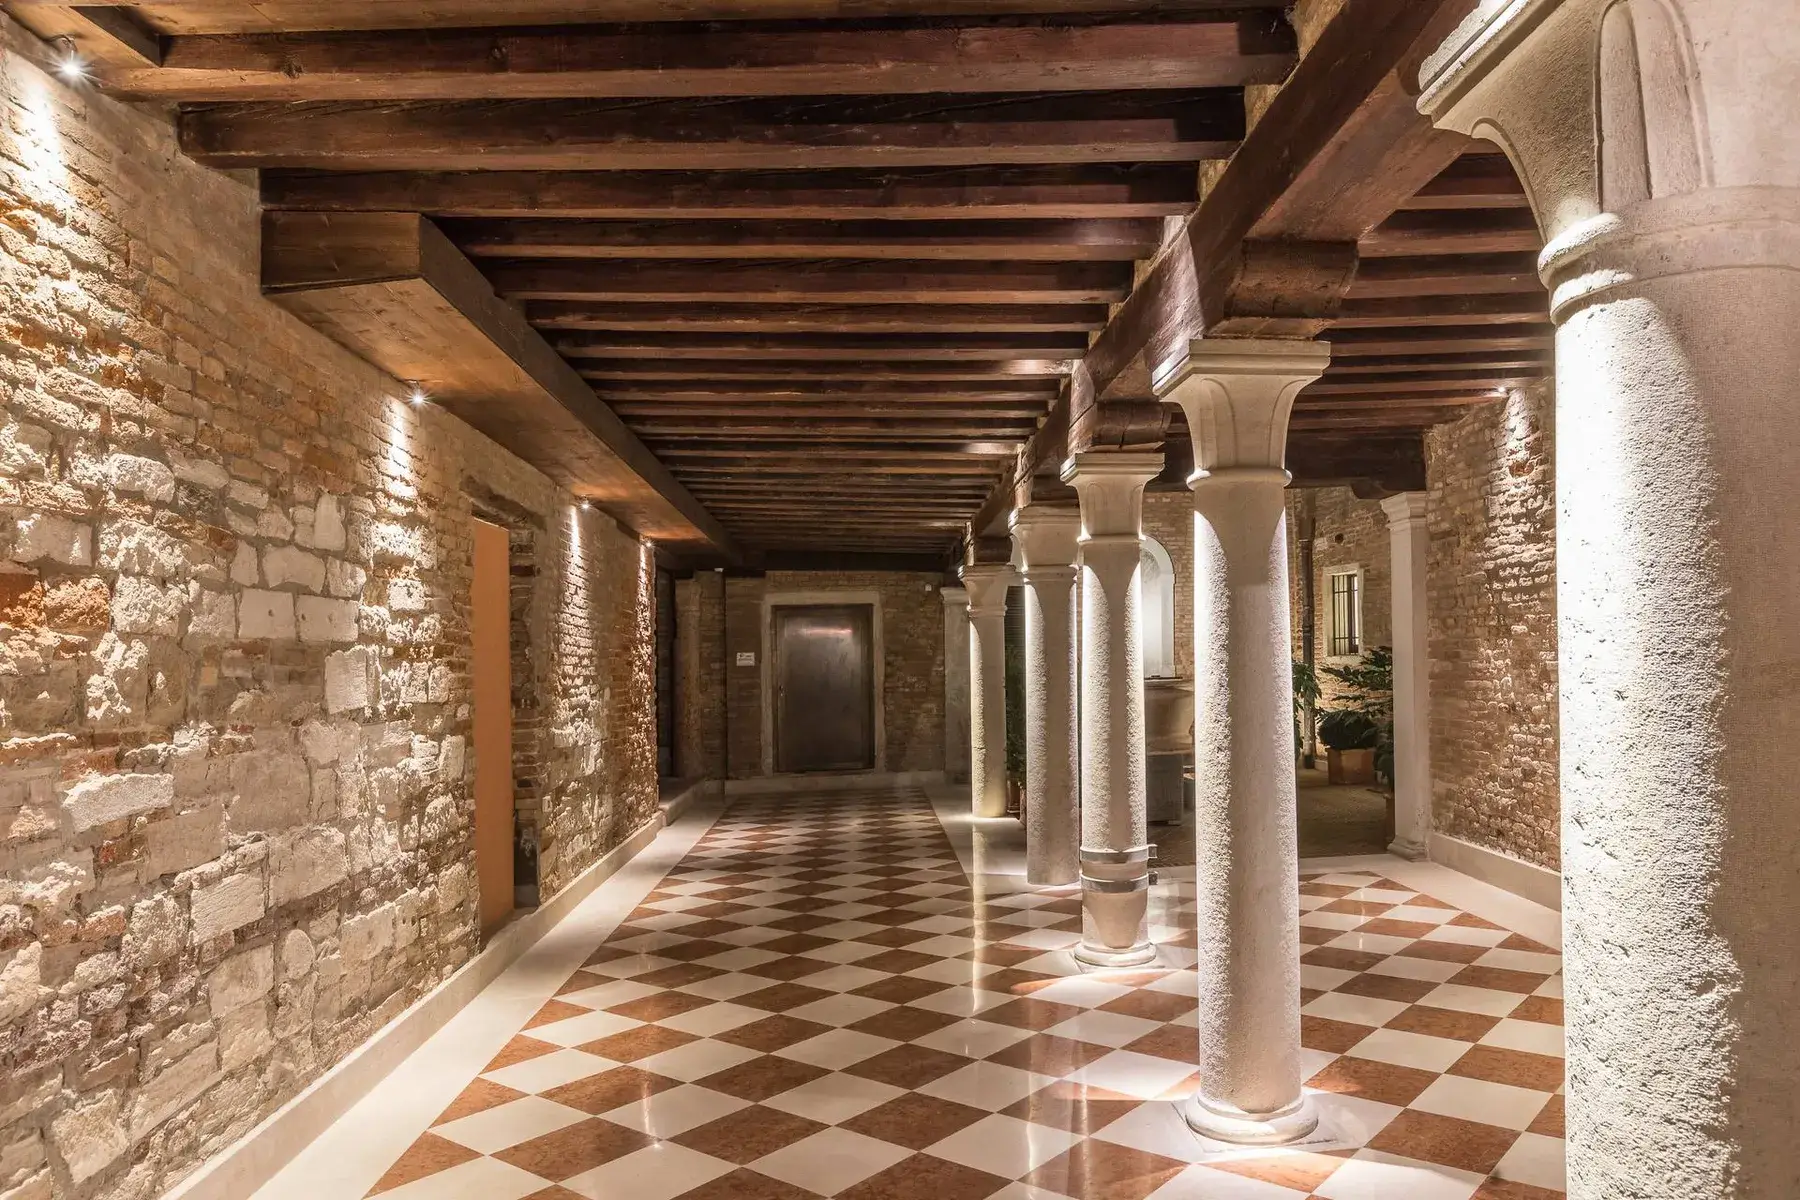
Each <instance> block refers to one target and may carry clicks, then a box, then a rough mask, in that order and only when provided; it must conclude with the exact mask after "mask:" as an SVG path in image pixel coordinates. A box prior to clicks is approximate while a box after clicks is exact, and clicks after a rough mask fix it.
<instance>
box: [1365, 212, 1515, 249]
mask: <svg viewBox="0 0 1800 1200" xmlns="http://www.w3.org/2000/svg"><path fill="white" fill-rule="evenodd" d="M1543 248H1544V235H1543V234H1541V233H1539V232H1538V227H1537V219H1536V218H1535V217H1533V216H1532V215H1531V210H1530V209H1528V208H1463V209H1439V210H1429V209H1428V210H1420V211H1402V212H1397V213H1395V214H1394V215H1393V216H1391V217H1389V218H1388V219H1387V220H1385V221H1383V222H1382V223H1381V224H1380V225H1378V226H1376V227H1375V228H1374V230H1372V231H1371V232H1369V233H1367V234H1365V235H1364V236H1363V237H1362V239H1361V240H1360V241H1358V242H1357V253H1358V254H1360V255H1361V256H1362V257H1363V259H1364V260H1365V261H1366V260H1368V259H1371V258H1384V257H1387V256H1388V255H1396V254H1405V255H1415V254H1506V253H1524V254H1532V255H1535V254H1537V252H1538V251H1540V250H1542V249H1543Z"/></svg>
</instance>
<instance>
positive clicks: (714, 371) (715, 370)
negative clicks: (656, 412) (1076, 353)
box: [563, 351, 1069, 384]
mask: <svg viewBox="0 0 1800 1200" xmlns="http://www.w3.org/2000/svg"><path fill="white" fill-rule="evenodd" d="M563 355H564V357H565V358H570V359H573V360H574V361H575V367H576V370H578V371H580V372H581V377H582V378H583V379H588V380H592V381H594V382H595V383H598V384H605V383H609V382H622V381H626V380H645V379H742V380H783V379H806V380H814V379H856V380H871V379H880V380H911V381H918V380H937V381H953V380H969V381H976V382H980V381H986V382H990V383H991V382H994V381H996V380H1009V379H1060V378H1061V377H1062V376H1063V375H1065V374H1067V373H1068V369H1069V364H1068V362H1067V361H1066V360H1064V359H1058V358H1021V359H1014V360H1012V361H1009V362H963V363H959V362H880V361H874V362H867V363H855V362H816V361H811V360H807V359H765V360H762V361H752V362H743V361H740V360H738V359H735V358H676V359H666V360H658V359H649V358H594V357H591V356H589V355H584V354H571V353H569V352H567V351H564V352H563Z"/></svg>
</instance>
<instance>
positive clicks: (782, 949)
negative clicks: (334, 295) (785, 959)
mask: <svg viewBox="0 0 1800 1200" xmlns="http://www.w3.org/2000/svg"><path fill="white" fill-rule="evenodd" d="M829 945H831V939H830V938H822V937H816V936H814V935H813V934H810V933H790V934H788V935H787V936H785V937H778V938H776V939H774V940H773V941H768V942H758V943H757V946H756V948H757V949H758V950H767V951H768V952H769V953H770V954H804V953H805V952H806V951H808V950H817V949H818V948H819V947H820V946H829ZM826 965H827V966H829V965H830V964H829V963H827V964H826Z"/></svg>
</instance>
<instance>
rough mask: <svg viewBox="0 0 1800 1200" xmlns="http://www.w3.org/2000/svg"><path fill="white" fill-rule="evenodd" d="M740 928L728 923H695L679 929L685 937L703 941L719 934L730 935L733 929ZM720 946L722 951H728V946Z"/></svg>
mask: <svg viewBox="0 0 1800 1200" xmlns="http://www.w3.org/2000/svg"><path fill="white" fill-rule="evenodd" d="M741 928H742V926H740V925H735V924H733V923H732V922H730V921H718V920H713V921H695V922H694V923H693V924H692V925H683V926H682V927H681V932H682V934H683V936H685V937H691V938H701V939H705V938H715V937H718V936H719V935H720V934H721V933H730V932H731V931H732V930H734V929H741ZM720 945H721V948H723V949H729V947H728V946H725V945H723V944H722V943H721V944H720ZM703 957H704V956H703Z"/></svg>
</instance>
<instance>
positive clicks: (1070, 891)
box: [1025, 873, 1081, 896]
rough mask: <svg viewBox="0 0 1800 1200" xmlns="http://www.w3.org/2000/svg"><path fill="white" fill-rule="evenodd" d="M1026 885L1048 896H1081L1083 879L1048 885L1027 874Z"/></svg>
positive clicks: (1060, 880)
mask: <svg viewBox="0 0 1800 1200" xmlns="http://www.w3.org/2000/svg"><path fill="white" fill-rule="evenodd" d="M1025 883H1026V884H1027V885H1028V886H1030V887H1032V888H1035V889H1036V890H1037V891H1040V892H1042V893H1044V895H1046V896H1079V895H1081V879H1080V877H1079V876H1078V877H1076V878H1074V879H1059V880H1057V881H1056V882H1055V883H1048V882H1045V881H1043V880H1038V879H1033V878H1032V877H1031V876H1030V874H1029V873H1027V874H1026V876H1025Z"/></svg>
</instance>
